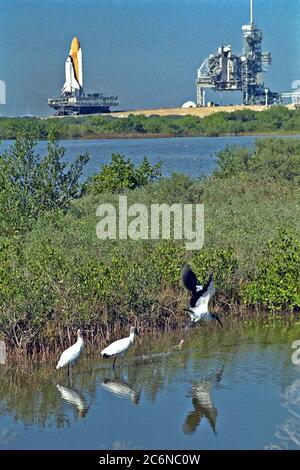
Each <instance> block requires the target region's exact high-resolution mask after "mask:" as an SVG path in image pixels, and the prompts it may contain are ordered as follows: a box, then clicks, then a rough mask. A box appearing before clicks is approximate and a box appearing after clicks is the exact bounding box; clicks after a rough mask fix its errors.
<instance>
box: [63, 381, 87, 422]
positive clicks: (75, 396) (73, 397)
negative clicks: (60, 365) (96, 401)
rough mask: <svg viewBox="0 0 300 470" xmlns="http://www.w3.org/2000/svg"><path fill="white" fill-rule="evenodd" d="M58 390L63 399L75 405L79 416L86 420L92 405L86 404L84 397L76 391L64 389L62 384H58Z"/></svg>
mask: <svg viewBox="0 0 300 470" xmlns="http://www.w3.org/2000/svg"><path fill="white" fill-rule="evenodd" d="M56 388H57V390H58V391H59V392H60V394H61V397H62V399H63V400H65V401H66V402H68V403H70V404H71V405H75V408H76V410H77V413H78V416H80V417H81V418H84V417H85V416H86V414H87V412H88V410H89V408H90V405H87V404H86V402H85V400H84V398H83V395H80V394H79V393H78V392H77V391H76V390H72V389H71V388H68V387H64V386H63V385H60V384H57V385H56Z"/></svg>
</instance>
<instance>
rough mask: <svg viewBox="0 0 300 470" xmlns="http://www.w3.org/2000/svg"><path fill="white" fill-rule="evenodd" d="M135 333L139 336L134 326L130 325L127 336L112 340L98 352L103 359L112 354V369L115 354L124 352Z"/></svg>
mask: <svg viewBox="0 0 300 470" xmlns="http://www.w3.org/2000/svg"><path fill="white" fill-rule="evenodd" d="M135 335H137V336H139V333H138V331H137V329H136V328H135V327H134V326H132V327H131V328H130V335H129V336H127V337H126V338H122V339H118V340H117V341H114V342H113V343H111V344H110V345H109V346H107V347H106V348H105V349H103V351H101V352H100V354H101V356H102V357H103V358H104V359H107V358H108V357H113V356H114V362H113V369H114V368H115V363H116V359H117V356H119V355H123V354H125V353H126V351H127V349H128V348H129V346H130V345H131V344H132V343H133V342H134V337H135Z"/></svg>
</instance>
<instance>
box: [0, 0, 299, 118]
mask: <svg viewBox="0 0 300 470" xmlns="http://www.w3.org/2000/svg"><path fill="white" fill-rule="evenodd" d="M0 11H1V15H0V79H1V80H5V82H6V85H7V104H6V106H5V107H4V106H3V107H1V109H0V113H1V114H6V115H22V114H26V113H27V105H28V103H29V106H30V113H31V114H35V115H44V114H49V113H50V114H51V112H50V111H49V110H47V106H46V102H47V98H48V97H51V96H56V95H58V93H59V91H60V89H61V87H62V85H63V82H64V62H65V59H66V57H67V54H68V52H69V48H70V43H71V40H72V38H73V36H77V37H78V38H79V40H80V42H81V46H82V49H83V55H84V79H85V88H86V91H87V92H95V91H105V92H107V93H108V94H117V95H118V96H119V99H120V108H122V109H127V108H142V107H156V106H158V107H162V106H177V105H181V104H182V103H183V102H184V101H186V100H188V99H193V100H194V99H195V77H196V69H197V68H198V67H199V66H200V65H201V63H202V61H203V59H204V58H205V57H206V56H207V55H208V54H209V53H212V52H215V51H216V50H217V48H218V46H219V45H220V44H221V43H225V44H231V45H232V47H233V50H234V52H236V53H240V52H241V49H242V39H241V38H242V34H241V26H242V24H245V23H248V22H249V0H226V1H225V0H0ZM254 11H255V16H254V18H255V21H256V23H257V25H258V26H259V27H260V28H261V29H262V31H263V34H264V41H263V49H264V50H270V51H271V53H272V58H273V63H272V66H271V67H270V69H269V72H268V74H267V75H266V84H267V85H268V86H269V87H271V88H272V89H274V90H276V91H279V90H289V89H290V86H291V82H292V81H293V80H296V79H300V28H299V24H300V2H299V0H254ZM216 98H217V99H219V97H218V96H217V97H216ZM236 99H237V98H233V96H232V95H230V94H223V101H224V102H233V101H236ZM238 99H240V95H239V97H238Z"/></svg>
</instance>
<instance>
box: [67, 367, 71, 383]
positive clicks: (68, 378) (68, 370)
mask: <svg viewBox="0 0 300 470" xmlns="http://www.w3.org/2000/svg"><path fill="white" fill-rule="evenodd" d="M67 370H68V372H67V373H68V387H70V386H71V381H70V364H68V369H67Z"/></svg>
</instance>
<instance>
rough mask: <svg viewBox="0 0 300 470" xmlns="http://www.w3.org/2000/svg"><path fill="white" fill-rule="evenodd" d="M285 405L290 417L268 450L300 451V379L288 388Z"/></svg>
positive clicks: (281, 426) (280, 428)
mask: <svg viewBox="0 0 300 470" xmlns="http://www.w3.org/2000/svg"><path fill="white" fill-rule="evenodd" d="M282 398H283V403H282V406H284V407H285V408H286V409H287V412H288V415H287V417H286V419H285V421H284V422H283V423H282V424H280V425H279V426H278V427H277V431H276V433H275V437H276V440H275V441H274V442H272V443H271V444H269V445H268V446H267V447H266V448H267V449H273V450H288V449H291V450H293V449H300V379H297V380H295V381H294V382H293V383H292V384H291V385H289V386H288V387H286V389H285V391H284V393H283V395H282Z"/></svg>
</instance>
